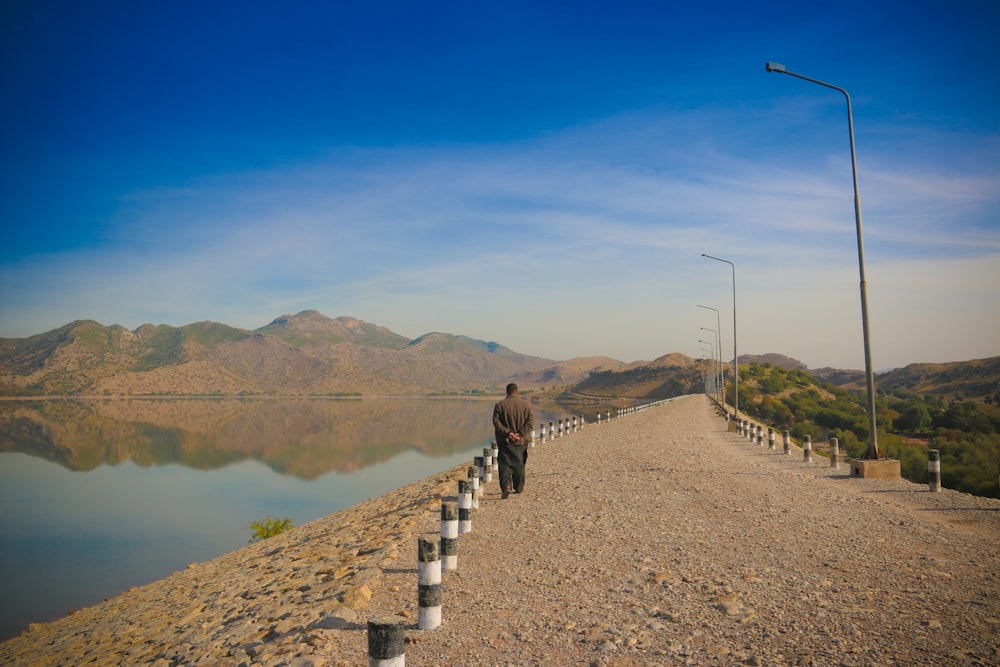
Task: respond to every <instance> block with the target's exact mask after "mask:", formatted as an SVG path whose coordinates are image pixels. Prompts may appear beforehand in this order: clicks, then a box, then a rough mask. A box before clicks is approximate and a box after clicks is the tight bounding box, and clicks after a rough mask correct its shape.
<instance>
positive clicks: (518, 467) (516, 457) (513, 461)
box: [497, 443, 528, 493]
mask: <svg viewBox="0 0 1000 667" xmlns="http://www.w3.org/2000/svg"><path fill="white" fill-rule="evenodd" d="M498 449H499V450H500V451H499V452H498V454H497V467H499V468H500V489H501V490H502V489H504V488H506V487H508V486H509V487H510V488H511V489H513V490H514V492H515V493H521V492H522V491H524V464H525V462H526V461H527V460H528V446H527V445H509V444H507V443H504V444H502V445H499V446H498Z"/></svg>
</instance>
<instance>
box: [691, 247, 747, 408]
mask: <svg viewBox="0 0 1000 667" xmlns="http://www.w3.org/2000/svg"><path fill="white" fill-rule="evenodd" d="M701 256H702V257H708V258H709V259H714V260H715V261H716V262H725V263H726V264H728V265H729V266H731V267H732V269H733V410H734V411H735V412H734V413H733V417H734V418H735V419H739V418H740V355H739V353H738V352H737V351H736V265H735V264H733V263H732V262H730V261H729V260H728V259H721V258H719V257H712V256H711V255H706V254H705V253H701Z"/></svg>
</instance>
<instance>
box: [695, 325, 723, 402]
mask: <svg viewBox="0 0 1000 667" xmlns="http://www.w3.org/2000/svg"><path fill="white" fill-rule="evenodd" d="M698 342H699V343H704V344H705V345H707V346H708V347H703V348H701V351H702V352H707V353H708V357H707V358H708V359H711V360H712V366H713V368H712V384H715V383H716V381H718V377H716V375H715V368H714V366H715V350H714V349H713V348H714V347H715V345H713V344H712V343H709V342H708V341H707V340H702V339H700V338H699V339H698ZM705 393H706V394H707V393H708V371H707V370H706V371H705Z"/></svg>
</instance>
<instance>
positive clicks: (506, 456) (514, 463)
mask: <svg viewBox="0 0 1000 667" xmlns="http://www.w3.org/2000/svg"><path fill="white" fill-rule="evenodd" d="M534 426H535V415H534V414H533V413H532V411H531V406H530V405H528V402H527V401H526V400H524V399H523V398H521V397H520V396H518V394H517V385H516V384H514V383H513V382H511V383H510V384H508V385H507V398H505V399H503V400H502V401H500V402H499V403H497V404H496V405H495V406H493V432H494V434H495V435H496V439H497V449H499V456H498V457H497V459H498V460H497V464H498V467H499V468H500V492H501V495H500V497H501V498H502V499H504V500H506V499H507V497H508V496H509V495H510V493H511V491H513V492H514V493H521V492H522V491H523V490H524V464H525V462H526V461H527V460H528V442H529V440H530V439H531V429H533V428H534Z"/></svg>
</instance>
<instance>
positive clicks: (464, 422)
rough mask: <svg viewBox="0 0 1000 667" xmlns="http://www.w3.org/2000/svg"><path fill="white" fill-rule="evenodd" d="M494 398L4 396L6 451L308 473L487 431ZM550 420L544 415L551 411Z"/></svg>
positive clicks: (0, 426)
mask: <svg viewBox="0 0 1000 667" xmlns="http://www.w3.org/2000/svg"><path fill="white" fill-rule="evenodd" d="M492 407H493V404H492V402H490V401H484V400H472V399H470V400H458V399H410V398H378V399H353V400H344V399H297V400H285V399H281V400H273V399H244V400H236V399H228V400H227V399H204V400H187V399H141V400H136V399H131V400H95V401H71V400H49V401H30V402H26V401H4V402H0V451H6V452H24V453H27V454H31V455H33V456H37V457H41V458H44V459H47V460H50V461H53V462H55V463H58V464H59V465H61V466H64V467H66V468H69V469H70V470H93V469H94V468H97V467H98V466H101V465H105V464H110V465H116V464H119V463H123V462H125V461H133V462H135V463H136V464H137V465H140V466H151V465H166V464H171V463H177V464H181V465H184V466H187V467H189V468H196V469H201V470H209V469H214V468H220V467H223V466H226V465H229V464H232V463H236V462H239V461H243V460H245V459H255V460H258V461H260V462H262V463H264V464H265V465H267V466H268V467H269V468H271V469H272V470H274V471H275V472H278V473H281V474H285V475H294V476H296V477H300V478H302V479H316V478H318V477H320V476H322V475H324V474H325V473H328V472H331V471H336V472H354V471H357V470H360V469H362V468H365V467H368V466H371V465H374V464H377V463H381V462H384V461H387V460H389V459H391V458H392V457H394V456H396V455H398V454H400V453H402V452H404V451H407V450H410V449H415V450H417V451H419V452H420V453H422V454H424V455H426V456H431V457H439V456H447V455H448V454H451V453H454V452H457V451H460V450H462V449H465V448H468V447H469V445H470V442H473V441H475V440H477V439H480V438H484V439H485V438H489V437H491V434H492V431H491V428H490V421H489V420H490V414H491V410H492ZM546 418H548V417H546Z"/></svg>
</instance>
